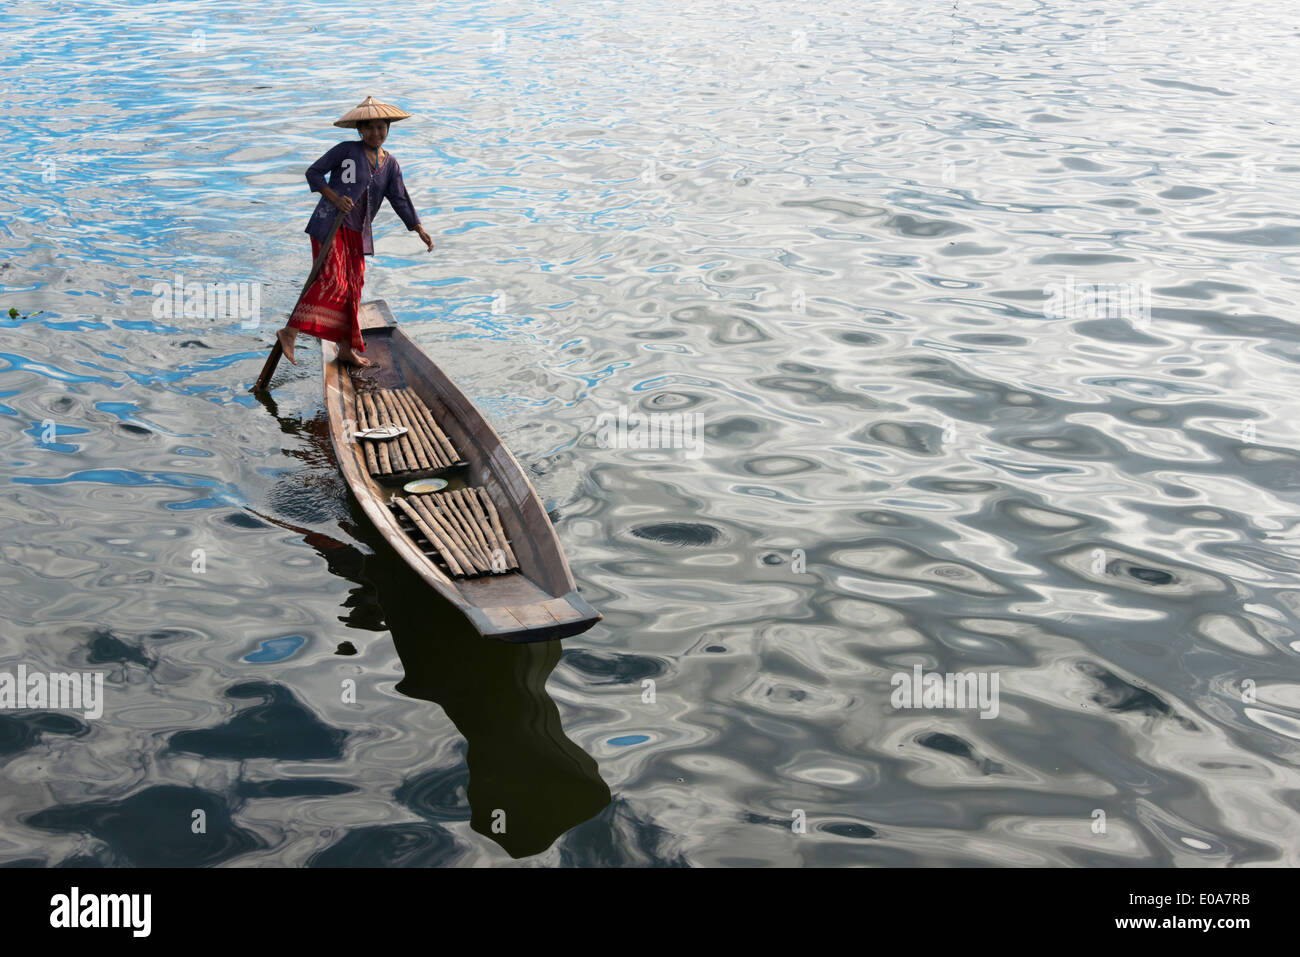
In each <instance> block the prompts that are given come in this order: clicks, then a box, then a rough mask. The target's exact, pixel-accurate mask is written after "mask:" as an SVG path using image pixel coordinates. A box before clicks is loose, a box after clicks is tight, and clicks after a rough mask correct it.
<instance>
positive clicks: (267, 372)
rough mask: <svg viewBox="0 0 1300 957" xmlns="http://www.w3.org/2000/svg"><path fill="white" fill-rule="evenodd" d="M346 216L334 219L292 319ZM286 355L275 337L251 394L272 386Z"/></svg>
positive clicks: (291, 312)
mask: <svg viewBox="0 0 1300 957" xmlns="http://www.w3.org/2000/svg"><path fill="white" fill-rule="evenodd" d="M345 215H346V214H345V213H344V212H343V210H339V212H338V215H336V216H335V217H334V225H333V226H331V227H330V234H329V236H327V237H326V238H325V244H324V245H323V246H321V248H320V252H318V253H317V254H316V261H315V262H314V263H312V264H311V272H310V273H308V274H307V281H306V282H305V283H303V286H302V292H300V293H298V301H297V302H295V303H294V304H293V309H291V310H289V315H290V317H292V316H293V314H294V312H296V311H297V309H298V303H300V302H302V297H303V296H305V295H307V290H308V289H310V288H311V284H312V283H314V282H315V281H316V277H317V276H318V275H320V267H321V266H322V265H324V263H325V254H326V253H328V252H329V251H330V246H332V245H333V244H334V236H335V234H337V233H338V231H339V227H340V226H341V225H343V217H344V216H345ZM282 355H284V346H282V345H280V337H279V336H278V335H277V336H276V337H275V345H273V346H272V347H271V354H270V355H269V356H267V357H266V364H265V365H263V366H262V374H261V375H259V376H258V377H257V381H256V382H254V383H253V387H252V388H251V389H249V390H248V391H249V392H261V391H262V390H263V389H266V388H267V387H268V386H269V385H270V384H271V376H273V375H275V367H276V366H278V365H279V364H280V356H282Z"/></svg>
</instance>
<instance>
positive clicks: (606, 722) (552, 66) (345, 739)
mask: <svg viewBox="0 0 1300 957" xmlns="http://www.w3.org/2000/svg"><path fill="white" fill-rule="evenodd" d="M371 9H372V8H367V12H366V14H365V15H364V16H355V8H354V6H353V5H350V4H342V3H330V2H323V0H318V2H310V3H287V4H277V5H275V6H265V5H263V6H258V7H231V6H230V5H229V4H224V3H216V2H161V3H160V2H150V3H144V2H139V3H112V4H110V3H94V2H77V3H65V4H58V5H50V4H44V3H15V4H9V5H6V7H5V9H4V10H3V11H0V26H2V27H3V35H4V41H5V42H4V44H3V49H2V50H0V56H3V59H2V60H0V89H3V90H4V91H5V94H6V95H5V101H6V102H5V109H4V111H3V113H4V115H5V118H4V119H3V120H0V123H3V124H4V125H5V126H6V127H7V130H6V132H7V134H8V135H7V141H8V142H9V144H10V151H9V159H10V173H11V176H10V178H9V181H8V183H7V187H6V189H5V190H4V192H3V194H0V288H2V289H3V298H2V299H0V310H2V311H7V310H8V309H9V308H10V307H14V308H16V309H17V310H18V311H19V313H20V315H19V317H18V318H16V319H13V320H8V319H5V320H3V322H2V323H0V324H2V325H3V332H2V333H0V343H2V345H0V362H2V365H0V445H2V447H3V452H2V460H3V463H4V468H3V473H2V476H3V490H4V494H3V498H2V499H0V521H2V522H3V534H2V536H0V553H2V554H3V565H0V585H2V586H3V590H2V591H0V620H2V621H3V628H2V629H0V670H7V671H15V670H16V669H17V668H18V667H19V666H20V665H22V666H24V667H26V668H27V669H29V670H38V671H47V672H49V671H53V672H58V671H70V670H79V671H90V672H94V671H100V672H103V674H104V676H105V691H104V695H105V704H104V713H103V715H102V716H100V717H97V718H90V717H87V716H85V715H84V714H80V713H77V712H71V711H62V712H55V711H48V710H46V711H41V710H31V709H28V710H8V711H3V712H0V760H3V761H4V782H5V783H4V786H3V788H0V862H5V863H10V864H19V863H24V864H56V863H61V862H65V863H82V864H128V863H130V864H150V863H165V864H228V865H235V866H242V865H254V864H259V865H260V864H285V865H301V864H307V863H314V864H338V863H393V864H406V865H413V864H453V865H465V866H472V865H476V864H483V863H491V864H509V863H511V862H513V861H519V862H521V863H524V864H541V865H554V864H591V863H635V864H647V863H654V864H670V865H692V866H710V865H714V866H716V865H730V864H757V865H798V864H806V865H832V864H871V865H967V864H979V865H1037V864H1045V865H1091V864H1118V865H1168V864H1178V865H1190V866H1215V865H1226V864H1233V865H1239V864H1275V865H1280V864H1286V865H1295V864H1296V863H1297V862H1300V853H1298V852H1297V842H1296V840H1295V839H1294V835H1295V833H1296V824H1297V811H1298V810H1300V798H1298V797H1297V795H1300V775H1298V774H1297V769H1296V765H1297V758H1298V757H1300V680H1298V677H1300V668H1297V653H1300V636H1298V635H1297V622H1298V620H1300V575H1298V572H1300V541H1297V525H1296V521H1295V513H1296V502H1297V493H1298V491H1300V454H1297V451H1296V446H1297V441H1298V440H1300V426H1298V425H1297V422H1298V421H1300V417H1297V414H1296V406H1295V402H1294V398H1293V397H1294V395H1295V394H1296V392H1297V387H1298V386H1300V374H1298V370H1297V362H1298V361H1300V333H1298V331H1297V326H1296V324H1295V323H1294V321H1293V315H1292V314H1293V312H1294V302H1295V292H1296V288H1297V281H1298V277H1300V274H1298V273H1297V270H1296V255H1297V250H1298V249H1300V216H1298V215H1297V214H1296V213H1295V212H1294V210H1295V209H1296V208H1297V201H1298V200H1300V162H1297V154H1296V149H1297V144H1298V143H1300V133H1298V131H1297V121H1296V119H1295V117H1296V115H1297V105H1300V97H1298V96H1297V94H1296V92H1295V84H1294V78H1293V76H1292V73H1293V72H1294V70H1293V67H1294V66H1295V65H1296V64H1297V31H1296V28H1295V24H1294V23H1292V22H1290V21H1288V20H1286V19H1285V18H1284V17H1283V16H1282V8H1280V7H1279V6H1278V5H1276V4H1262V3H1256V4H1252V3H1246V4H1238V5H1227V6H1225V5H1223V4H1219V3H1209V2H1204V0H1196V2H1187V3H1172V2H1163V3H1162V2H1149V3H1144V2H1126V3H1119V2H1109V0H1108V2H1094V3H1075V2H1068V0H1060V2H1054V3H1049V2H1027V0H1018V2H1001V3H981V4H978V5H975V4H969V3H965V2H957V3H952V2H951V0H945V2H934V3H910V2H909V3H903V2H887V3H875V4H871V5H870V6H867V7H864V6H863V5H862V4H859V3H853V4H850V3H840V2H829V3H824V4H818V5H816V6H813V7H802V6H797V5H796V6H791V5H790V4H787V3H780V4H778V3H770V2H764V3H749V4H746V3H739V4H737V3H728V4H722V3H713V4H699V3H696V4H683V5H662V4H649V3H642V2H638V0H628V2H620V3H581V2H557V3H548V4H540V3H514V4H504V5H503V4H445V5H444V4H420V5H415V6H414V7H413V6H411V5H407V6H403V7H382V6H381V7H376V8H373V10H374V11H375V12H374V13H373V15H372V13H371V12H370V10H371ZM367 94H374V95H375V96H376V97H378V98H379V99H381V100H386V101H389V102H393V103H396V104H398V105H400V106H402V107H404V108H405V109H407V110H408V111H410V112H411V113H412V114H414V116H413V117H412V119H410V120H407V121H404V122H401V123H398V124H394V126H393V127H392V131H391V134H390V136H389V139H388V142H387V144H386V146H387V148H389V149H391V151H392V153H393V155H394V156H395V157H397V159H398V160H399V162H400V163H401V164H402V169H403V171H404V174H405V179H406V183H407V185H408V187H409V188H410V191H411V194H412V196H413V198H414V200H415V203H416V206H417V208H418V209H419V210H420V212H421V215H422V217H423V220H424V222H425V224H426V226H427V227H428V228H429V230H430V232H431V233H432V234H433V236H434V239H435V242H436V243H437V246H436V249H435V251H434V252H433V253H432V254H427V253H425V252H423V250H422V249H421V247H420V246H419V244H418V243H417V241H416V240H415V239H414V238H413V237H412V236H411V235H410V234H408V233H406V231H405V230H404V229H403V227H402V226H401V224H400V223H399V222H398V220H397V218H396V216H395V215H393V214H392V213H391V211H390V210H387V209H385V210H383V211H381V213H380V215H379V218H378V220H377V221H376V253H377V255H376V256H375V257H374V258H373V259H372V260H370V261H369V262H368V274H367V283H366V298H383V299H386V300H387V301H388V303H389V304H390V306H391V307H392V309H393V311H394V313H395V314H396V315H397V317H398V319H399V321H400V323H401V325H402V327H403V328H404V329H405V330H406V331H407V332H408V333H409V334H410V335H412V336H413V337H414V338H415V339H416V341H418V342H419V343H420V344H421V345H422V346H424V347H425V348H426V349H427V350H428V351H429V353H430V354H431V355H432V356H433V357H434V358H435V359H436V360H437V361H438V362H439V363H440V364H441V365H442V366H443V367H444V368H445V369H446V370H447V371H448V373H449V374H450V375H451V376H452V377H453V378H454V379H455V380H456V381H457V382H458V383H459V384H460V385H461V386H462V387H463V388H465V390H466V391H467V393H469V394H470V396H471V397H472V398H473V399H474V400H475V401H476V402H477V403H478V404H479V406H480V407H481V408H482V409H483V410H484V412H485V413H486V414H487V415H488V416H489V417H490V419H491V420H492V422H493V423H494V424H495V425H496V426H497V428H498V430H499V431H500V433H501V434H502V436H503V438H504V439H505V440H506V442H507V443H508V444H509V445H510V447H511V448H512V450H513V451H514V452H515V454H516V456H517V457H518V458H519V460H520V461H521V462H522V463H523V464H524V466H525V468H526V469H527V470H528V471H529V475H530V477H531V479H532V481H533V483H534V485H535V486H536V487H537V489H538V492H539V494H540V495H541V496H542V498H543V499H544V500H545V502H546V503H547V507H548V509H550V510H551V513H552V518H553V520H554V522H555V525H556V528H557V530H558V533H559V535H560V538H561V540H562V542H563V544H564V547H565V550H566V552H567V554H568V557H569V560H570V562H571V564H572V567H573V572H574V575H575V578H576V579H577V581H578V583H579V585H580V587H581V588H582V592H583V595H584V597H585V598H586V599H587V600H588V601H590V602H591V603H592V604H593V605H595V606H596V607H597V608H598V609H600V610H601V611H602V612H603V613H604V615H605V619H604V621H603V622H602V623H601V624H600V625H597V626H596V627H595V628H593V629H592V630H591V631H589V632H587V633H585V634H583V635H580V636H578V637H576V638H572V639H568V640H566V641H564V642H563V646H562V647H560V646H559V645H557V644H554V643H553V644H549V645H533V646H524V647H512V646H502V645H493V644H490V643H486V642H483V641H482V640H481V639H478V638H477V637H476V636H474V635H472V634H469V633H467V632H466V629H465V627H464V625H463V624H462V623H460V622H459V620H458V619H457V618H456V617H455V616H454V615H452V614H450V613H449V612H448V611H447V610H446V609H445V608H444V607H442V606H440V605H438V604H437V602H436V601H435V600H434V599H433V598H432V597H431V596H429V595H428V593H427V592H425V591H423V590H422V589H421V588H420V586H419V584H418V582H416V581H414V580H413V579H411V578H410V577H409V575H407V574H406V572H405V570H404V569H403V567H402V566H401V565H400V563H398V562H397V561H396V559H395V558H393V556H392V555H391V553H389V552H388V551H387V550H386V549H385V548H384V547H383V546H382V543H379V542H377V541H376V540H375V536H374V532H373V530H371V529H369V527H368V526H367V525H366V523H365V521H364V517H363V516H362V515H361V513H360V512H359V510H357V509H356V508H355V506H354V505H353V504H351V503H350V502H349V500H348V498H347V493H346V489H345V487H344V486H343V484H342V482H341V479H340V477H339V475H338V473H337V471H336V468H335V465H334V461H333V457H332V452H331V451H330V447H329V443H328V439H327V437H326V434H325V431H324V429H325V426H324V411H323V408H324V404H323V398H322V395H321V386H320V381H319V358H318V356H317V354H316V352H315V350H314V349H313V348H311V347H310V344H308V343H306V342H303V343H302V345H301V346H300V349H299V354H300V356H301V360H300V364H299V365H298V366H297V367H290V366H288V365H287V364H286V365H283V366H282V369H281V372H280V373H279V376H278V377H277V380H276V386H275V389H274V401H273V403H269V404H266V405H264V404H262V403H259V402H258V401H256V400H255V399H254V398H253V397H252V396H250V395H249V394H248V392H247V389H248V386H249V385H250V383H251V382H252V381H253V379H254V378H255V377H256V374H257V371H258V368H259V367H260V361H261V357H262V356H263V355H264V354H265V350H266V348H267V346H268V345H269V343H270V341H271V331H272V330H273V329H274V328H275V327H276V326H277V325H278V324H279V323H281V322H282V321H283V317H284V315H285V313H286V311H287V310H288V309H289V308H290V307H291V306H292V304H293V301H294V299H295V297H296V295H297V293H298V288H299V284H300V283H301V282H302V280H303V278H304V277H305V274H306V272H307V269H308V266H309V244H308V240H307V237H306V236H305V235H304V234H303V232H302V230H303V227H304V225H305V223H306V220H307V217H308V215H309V214H310V212H311V210H312V199H313V197H312V196H311V195H310V194H309V192H308V190H307V188H306V185H305V182H304V180H303V171H304V169H305V168H306V166H307V165H308V164H309V163H311V162H312V161H313V160H314V159H316V158H317V157H318V156H319V155H320V154H321V153H323V152H324V151H325V150H326V149H327V148H328V147H330V146H331V145H333V144H334V143H335V142H337V141H338V140H339V139H341V138H345V137H350V136H351V135H352V134H351V133H350V132H346V131H341V130H336V129H334V128H332V127H331V125H330V124H331V122H332V120H333V119H334V118H335V117H337V116H338V115H340V114H341V113H342V112H344V111H345V110H346V109H348V108H350V107H351V106H353V105H354V104H356V103H357V102H359V101H360V100H361V99H363V98H364V97H365V96H366V95H367ZM178 274H179V275H180V276H181V277H183V278H182V279H180V280H178V279H177V278H176V277H177V276H178ZM178 281H179V282H201V283H213V282H221V283H227V282H240V283H249V284H260V285H258V286H257V288H258V289H259V291H260V320H259V321H258V322H256V323H255V322H253V321H251V319H250V320H249V321H244V320H243V319H242V318H241V317H239V316H230V315H203V316H191V317H186V316H184V315H180V316H168V315H166V314H162V315H160V314H159V312H160V309H161V307H160V306H159V305H158V303H159V302H160V301H161V298H162V297H161V296H159V295H156V294H155V286H156V284H168V287H170V284H172V283H174V282H178ZM1099 283H1100V284H1107V287H1106V288H1107V290H1109V291H1110V292H1112V293H1114V295H1113V296H1112V297H1111V298H1109V299H1106V300H1105V301H1103V302H1101V303H1100V304H1098V303H1095V302H1091V303H1090V302H1089V301H1086V300H1084V299H1082V298H1077V297H1074V298H1071V297H1065V298H1064V299H1063V298H1062V296H1061V294H1062V291H1063V290H1066V289H1079V288H1081V287H1087V286H1088V285H1089V284H1099ZM1054 299H1055V302H1054ZM38 310H39V313H38ZM33 313H37V314H35V315H31V314H33ZM25 316H28V317H26V318H25ZM620 406H626V407H627V408H628V409H629V410H630V411H631V412H634V413H635V412H642V413H651V412H664V413H689V414H690V415H692V416H694V415H696V414H698V416H699V421H700V422H701V423H702V425H703V429H704V433H703V444H702V447H696V448H663V449H636V448H620V447H609V443H607V442H603V441H602V440H601V439H600V437H599V435H598V423H599V421H600V420H599V419H598V417H599V416H601V415H602V414H617V412H618V410H619V407H620ZM691 421H695V420H694V419H692V420H691ZM697 453H698V454H697ZM348 652H355V653H348ZM917 665H919V666H921V668H922V669H923V670H924V671H926V672H941V673H969V674H974V675H978V676H981V677H982V679H984V680H988V681H991V680H992V679H993V678H994V677H996V679H997V681H998V688H999V693H998V698H997V708H996V716H992V715H991V714H990V709H985V710H984V713H986V714H990V716H989V717H981V711H980V710H978V709H973V708H965V709H958V708H943V709H908V708H899V707H895V706H894V705H895V702H894V701H892V700H891V698H892V697H893V691H894V686H895V683H894V680H893V676H895V675H898V674H901V675H905V676H910V675H911V674H912V673H913V668H914V666H917ZM349 681H350V682H352V683H353V686H354V687H355V701H352V700H347V698H346V692H345V690H344V689H346V688H347V687H349V686H348V685H347V682H349ZM647 681H649V682H651V683H650V684H647V683H646V682H647ZM196 810H202V811H203V812H204V814H203V815H201V816H202V817H203V818H204V819H205V821H206V824H205V830H204V831H203V832H202V833H195V828H194V826H193V822H194V820H195V819H196V818H195V811H196ZM498 811H504V812H505V813H504V819H505V821H506V831H505V833H504V834H503V833H497V832H493V831H492V820H493V814H494V813H495V812H498ZM512 825H513V828H512Z"/></svg>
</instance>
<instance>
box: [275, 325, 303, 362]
mask: <svg viewBox="0 0 1300 957" xmlns="http://www.w3.org/2000/svg"><path fill="white" fill-rule="evenodd" d="M275 337H276V338H277V339H279V340H280V348H281V349H283V350H284V357H285V358H286V359H288V360H289V364H290V365H295V366H296V365H297V364H298V362H297V360H295V359H294V357H293V340H294V339H296V338H298V330H297V329H290V328H289V327H288V326H285V327H284V328H283V329H281V330H280V331H279V332H277V333H276V334H275Z"/></svg>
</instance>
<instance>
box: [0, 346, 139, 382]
mask: <svg viewBox="0 0 1300 957" xmlns="http://www.w3.org/2000/svg"><path fill="white" fill-rule="evenodd" d="M0 359H3V360H4V361H5V362H8V363H9V368H8V369H0V372H8V371H10V370H14V369H25V370H27V371H29V372H35V373H36V374H37V375H43V376H45V377H46V378H47V379H55V380H57V381H59V382H101V383H103V384H104V385H111V386H113V387H114V388H116V387H117V386H118V385H120V383H118V382H114V381H113V380H112V379H105V378H102V377H100V376H87V375H77V374H76V373H75V372H67V371H65V370H63V369H60V368H58V367H57V366H52V365H48V364H47V363H44V362H36V361H34V360H32V359H28V358H27V357H25V356H17V355H14V354H13V353H10V352H0Z"/></svg>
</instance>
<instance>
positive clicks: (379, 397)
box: [375, 389, 429, 472]
mask: <svg viewBox="0 0 1300 957" xmlns="http://www.w3.org/2000/svg"><path fill="white" fill-rule="evenodd" d="M375 401H377V402H378V403H379V405H380V407H381V408H383V410H384V414H386V415H387V416H388V421H389V422H391V423H392V424H393V425H396V426H401V427H403V428H405V429H406V434H405V435H399V436H398V437H397V438H396V439H394V440H393V441H394V442H396V443H398V448H399V449H400V450H401V453H402V458H403V459H404V460H405V465H406V468H405V469H403V471H406V472H414V471H416V470H417V469H427V468H428V467H429V463H428V461H427V460H424V461H422V460H421V457H420V456H418V455H416V452H415V444H414V443H413V442H412V441H411V429H410V426H408V425H407V424H406V422H405V421H404V420H405V418H406V417H405V416H404V415H402V414H401V413H400V412H399V411H398V409H397V406H396V405H395V404H394V403H393V400H392V398H390V396H389V395H388V390H387V389H379V390H378V391H376V392H375Z"/></svg>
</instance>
